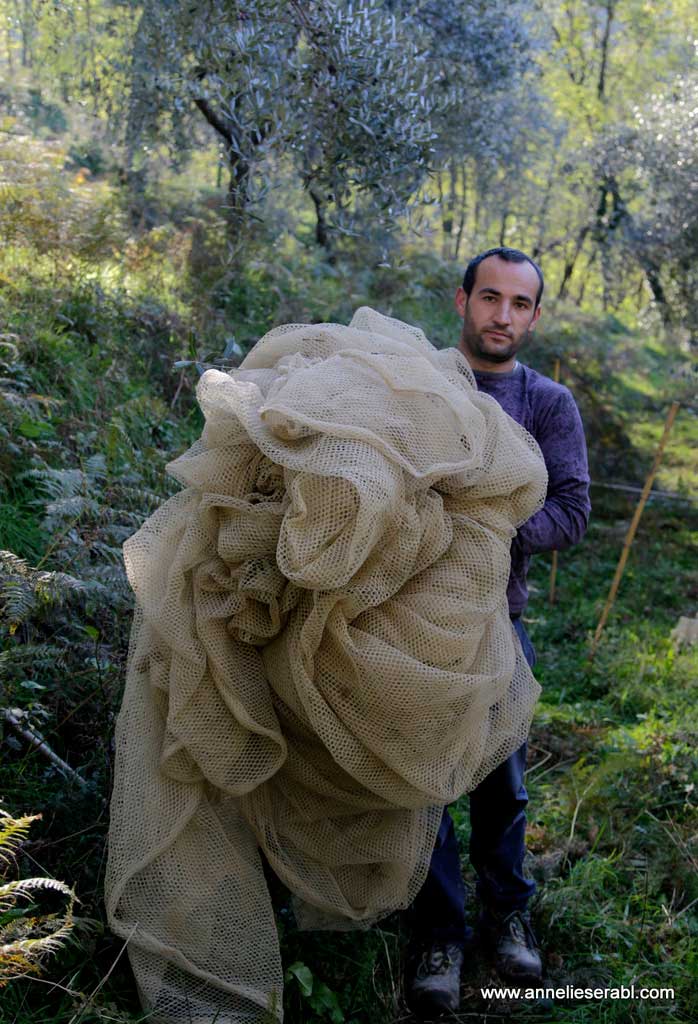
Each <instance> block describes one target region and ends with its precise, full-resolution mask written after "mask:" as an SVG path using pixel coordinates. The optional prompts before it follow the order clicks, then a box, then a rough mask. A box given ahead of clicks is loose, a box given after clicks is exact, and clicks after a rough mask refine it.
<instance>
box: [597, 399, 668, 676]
mask: <svg viewBox="0 0 698 1024" xmlns="http://www.w3.org/2000/svg"><path fill="white" fill-rule="evenodd" d="M678 409H679V403H678V402H673V403H672V406H671V409H669V415H668V416H667V418H666V423H665V424H664V433H663V434H662V439H661V441H660V442H659V447H658V448H657V453H656V455H655V456H654V462H653V463H652V468H651V470H650V471H649V475H648V477H647V479H646V480H645V486H644V487H643V488H642V494H641V495H640V500H639V501H638V503H637V508H636V509H635V515H634V516H633V518H632V522H631V523H630V526H629V527H628V532H627V534H626V536H625V543H624V544H623V550H622V551H621V555H620V559H619V560H618V565H617V567H616V574H615V576H614V577H613V583H612V584H611V589H610V590H609V592H608V597H607V598H606V604H605V605H604V609H603V611H602V612H601V618H600V619H599V624H598V626H597V627H596V632H595V633H594V639H593V640H592V642H591V649H590V650H589V658H593V657H594V655H595V654H596V648H597V647H598V645H599V639H600V638H601V633H602V631H603V628H604V626H605V625H606V620H607V619H608V615H609V612H610V611H611V608H612V607H613V602H614V601H615V599H616V594H617V593H618V587H619V586H620V581H621V579H622V576H623V571H624V569H625V563H626V562H627V561H628V555H629V554H630V548H631V547H632V543H633V540H634V539H635V532H636V530H637V527H638V524H639V522H640V516H641V515H642V510H643V509H644V507H645V502H646V501H647V498H648V496H649V493H650V489H651V487H652V482H653V481H654V478H655V476H656V473H657V470H658V469H659V463H660V462H661V460H662V455H663V453H664V448H665V446H666V443H667V439H668V437H669V433H670V431H671V428H672V425H673V423H674V419H675V418H676V413H677V412H678Z"/></svg>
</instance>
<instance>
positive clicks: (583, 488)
mask: <svg viewBox="0 0 698 1024" xmlns="http://www.w3.org/2000/svg"><path fill="white" fill-rule="evenodd" d="M534 436H535V438H536V441H537V442H538V444H539V446H540V449H541V451H542V453H543V458H544V459H545V465H546V467H547V470H548V493H547V496H546V499H545V504H544V505H543V508H542V509H541V510H540V511H539V512H536V513H535V515H533V516H531V518H530V519H529V520H527V522H525V523H524V524H523V525H522V526H521V527H520V528H519V531H518V533H517V535H516V537H515V538H514V541H513V544H514V546H515V547H517V548H518V549H519V551H520V552H521V554H523V555H533V554H537V553H538V552H541V551H562V550H564V548H569V547H571V546H572V545H573V544H576V543H577V542H578V541H580V540H581V539H582V537H583V536H584V533H585V531H586V528H587V523H588V522H589V513H590V511H591V502H590V501H589V467H588V460H587V446H586V440H585V438H584V428H583V426H582V420H581V417H580V415H579V410H578V409H577V405H576V403H575V400H574V398H573V397H572V395H571V393H570V392H569V391H568V390H567V388H561V389H560V390H559V392H558V394H557V395H556V397H555V399H554V400H553V401H552V402H551V403H550V405H549V406H547V407H546V408H545V409H544V410H541V415H540V420H539V422H538V423H536V431H535V435H534Z"/></svg>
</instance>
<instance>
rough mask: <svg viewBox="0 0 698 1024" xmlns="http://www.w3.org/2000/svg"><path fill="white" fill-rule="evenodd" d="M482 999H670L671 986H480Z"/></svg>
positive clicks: (672, 992) (671, 997) (671, 994)
mask: <svg viewBox="0 0 698 1024" xmlns="http://www.w3.org/2000/svg"><path fill="white" fill-rule="evenodd" d="M480 992H481V993H482V997H483V998H484V999H628V1000H633V999H637V1000H640V1001H642V1000H652V1001H658V1000H662V1001H663V1000H672V999H673V998H674V990H673V988H636V987H635V985H619V986H617V987H611V988H588V987H584V988H582V987H580V986H578V985H559V986H552V985H550V986H539V987H538V988H481V989H480Z"/></svg>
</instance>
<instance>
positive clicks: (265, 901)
mask: <svg viewBox="0 0 698 1024" xmlns="http://www.w3.org/2000/svg"><path fill="white" fill-rule="evenodd" d="M198 399H199V402H200V404H201V407H202V409H203V412H204V414H205V418H206V424H205V428H204V431H203V434H202V437H201V439H200V440H199V441H197V442H196V443H195V444H194V445H193V446H192V447H191V448H190V449H189V450H188V451H187V452H186V453H185V454H184V455H182V456H181V457H180V458H178V459H176V460H175V461H174V462H172V463H170V464H169V466H168V470H169V472H170V473H171V474H172V475H173V476H174V477H176V479H177V480H178V481H180V482H181V483H182V484H183V485H184V489H183V490H182V491H181V492H180V493H179V494H177V495H175V496H174V497H173V498H171V499H169V500H168V501H167V502H165V504H164V505H163V506H162V507H161V508H160V509H159V510H158V511H157V512H155V513H154V514H153V515H152V516H151V517H150V518H149V519H148V520H147V521H146V522H145V523H144V524H143V526H142V527H141V528H140V529H139V530H138V532H137V533H136V534H135V535H134V536H133V537H131V538H130V539H129V540H128V541H127V542H126V544H125V545H124V557H125V562H126V569H127V573H128V578H129V581H130V584H131V586H132V587H133V590H134V592H135V595H136V611H135V615H134V621H133V628H132V634H131V645H130V651H129V661H128V672H127V682H126V690H125V695H124V700H123V706H122V710H121V713H120V716H119V720H118V724H117V731H116V743H117V758H116V781H115V787H114V793H113V798H112V806H111V829H110V836H109V863H108V870H107V884H106V894H107V910H108V915H109V921H110V924H111V927H112V929H113V930H114V931H115V932H116V933H117V934H118V935H120V936H123V937H124V938H128V940H129V945H128V949H129V955H130V958H131V962H132V965H133V968H134V972H135V975H136V979H137V982H138V985H139V989H140V993H141V997H142V999H143V1002H144V1005H145V1006H146V1007H147V1008H148V1009H149V1010H150V1011H151V1013H152V1019H153V1020H155V1021H163V1022H177V1024H179V1022H181V1024H190V1022H192V1021H193V1022H203V1021H207V1022H209V1024H210V1022H211V1021H212V1020H214V1019H215V1020H216V1021H217V1022H218V1024H228V1022H230V1024H232V1022H243V1021H245V1022H246V1021H251V1022H259V1021H263V1020H276V1019H279V1020H280V1019H281V1017H282V1009H281V1002H282V971H281V964H280V956H279V948H278V940H277V932H276V926H275V921H274V915H273V911H272V907H271V902H270V898H269V895H268V890H267V886H266V883H265V879H264V874H263V869H262V862H261V858H260V854H259V850H260V849H261V850H262V851H263V853H264V856H265V857H266V859H267V861H268V862H269V864H270V865H271V867H272V868H273V870H274V871H275V872H276V874H277V875H278V876H279V878H281V879H282V881H283V882H284V883H285V884H286V885H287V886H288V887H289V888H290V889H291V891H292V892H293V893H294V894H295V897H296V898H297V902H296V905H295V909H296V916H297V917H298V920H299V922H300V923H301V925H302V926H305V927H332V928H346V927H365V926H367V925H368V924H370V923H371V922H373V921H375V920H377V919H379V918H381V917H382V916H385V915H386V914H388V913H390V912H392V911H394V910H395V909H397V908H401V907H406V906H407V905H408V904H409V903H410V902H411V901H412V900H413V898H414V896H415V895H416V893H417V891H418V890H419V888H420V886H421V885H422V883H423V881H424V879H425V877H426V872H427V869H428V866H429V861H430V858H431V852H432V849H433V846H434V842H435V838H436V833H437V830H438V826H439V822H440V819H441V813H442V807H443V805H444V804H446V803H449V802H451V801H453V800H455V799H457V798H458V797H459V796H461V795H462V794H463V793H465V792H467V791H469V790H471V789H472V788H473V787H474V786H476V785H477V783H478V782H480V781H481V780H482V779H483V778H484V777H485V776H486V775H487V774H488V773H489V772H490V771H492V770H493V769H494V768H495V767H497V765H499V764H500V763H501V762H502V761H503V760H504V759H505V758H506V757H508V756H509V754H511V753H512V752H513V751H514V750H516V749H517V748H518V747H519V746H520V745H521V743H522V742H523V741H524V739H525V738H526V736H527V734H528V729H529V725H530V720H531V717H532V713H533V707H534V704H535V701H536V699H537V696H538V693H539V687H538V684H537V683H536V682H535V680H534V678H533V676H532V675H531V672H530V670H529V668H528V666H527V664H526V662H525V659H524V657H523V654H522V652H521V648H520V645H519V642H518V638H517V637H516V634H515V632H514V630H513V629H512V625H511V622H510V620H509V615H508V609H507V601H506V585H507V579H508V575H509V549H510V544H511V539H512V537H513V536H514V534H515V529H516V527H517V526H518V525H520V524H521V523H523V522H524V521H525V520H527V519H528V518H529V517H530V516H531V515H532V514H533V513H534V512H535V511H536V510H537V509H539V508H540V507H541V505H542V503H543V500H544V497H545V490H546V483H547V476H546V471H545V465H544V462H543V459H542V456H541V454H540V450H539V449H538V446H537V445H536V443H535V441H534V440H533V438H531V437H530V435H529V434H527V433H526V431H525V430H524V429H523V428H522V427H520V426H519V425H518V424H516V423H515V422H514V421H513V420H511V419H510V418H509V417H508V416H507V415H506V414H505V413H504V412H503V411H502V409H501V408H500V406H499V405H498V404H497V403H496V402H495V401H494V400H493V399H491V398H490V397H488V396H487V395H483V394H480V393H479V392H478V391H477V389H476V386H475V382H474V378H473V376H472V373H471V371H470V369H469V367H468V366H467V363H466V362H465V360H464V359H463V357H462V356H461V355H460V353H459V352H457V351H456V350H454V349H450V350H445V351H437V350H436V349H435V348H434V347H433V346H432V345H431V344H430V343H429V342H428V341H427V339H426V338H425V337H424V335H423V334H422V332H421V331H419V330H418V329H416V328H412V327H409V326H408V325H406V324H402V323H400V322H399V321H396V320H392V319H390V318H387V317H383V316H381V315H380V314H379V313H376V312H375V311H373V310H371V309H368V308H362V309H360V310H358V312H357V313H356V315H355V316H354V318H353V320H352V322H351V324H350V325H349V326H348V327H346V326H342V325H337V324H319V325H312V326H309V325H289V326H285V327H279V328H277V329H275V330H273V331H271V332H270V333H269V334H267V335H265V337H264V338H262V340H261V341H260V342H259V343H258V344H257V345H256V346H255V348H254V349H253V350H252V351H251V352H250V353H249V355H248V356H247V357H246V359H245V360H244V362H243V363H242V365H241V367H240V368H239V369H238V370H235V371H233V372H230V373H223V372H220V371H217V370H209V371H208V372H206V373H205V374H204V375H203V376H202V378H201V380H200V382H199V387H198Z"/></svg>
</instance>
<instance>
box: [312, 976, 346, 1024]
mask: <svg viewBox="0 0 698 1024" xmlns="http://www.w3.org/2000/svg"><path fill="white" fill-rule="evenodd" d="M309 1003H310V1005H311V1006H312V1008H313V1010H315V1012H316V1013H317V1014H320V1015H321V1016H329V1018H330V1020H331V1021H332V1024H343V1022H344V1013H343V1012H342V1008H341V1007H340V1005H339V1000H338V999H337V994H336V992H333V991H332V989H331V988H328V986H327V985H325V983H324V982H323V981H318V982H316V984H315V989H314V991H313V994H312V996H311V997H310V999H309Z"/></svg>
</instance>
